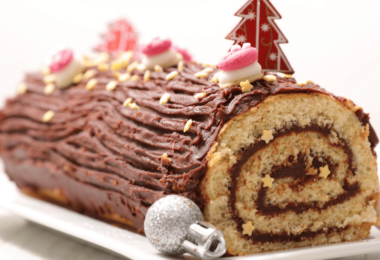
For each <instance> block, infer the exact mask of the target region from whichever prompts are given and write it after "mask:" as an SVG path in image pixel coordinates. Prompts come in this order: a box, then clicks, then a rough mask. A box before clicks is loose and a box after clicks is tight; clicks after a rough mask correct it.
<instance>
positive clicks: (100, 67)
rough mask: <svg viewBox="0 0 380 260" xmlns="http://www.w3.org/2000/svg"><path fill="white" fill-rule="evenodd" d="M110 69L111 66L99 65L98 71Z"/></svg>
mask: <svg viewBox="0 0 380 260" xmlns="http://www.w3.org/2000/svg"><path fill="white" fill-rule="evenodd" d="M109 68H110V65H108V64H107V63H101V64H99V65H98V70H100V71H107V70H109Z"/></svg>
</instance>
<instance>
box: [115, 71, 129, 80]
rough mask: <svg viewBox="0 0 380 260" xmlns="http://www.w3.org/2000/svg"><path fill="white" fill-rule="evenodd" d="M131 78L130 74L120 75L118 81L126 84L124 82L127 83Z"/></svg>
mask: <svg viewBox="0 0 380 260" xmlns="http://www.w3.org/2000/svg"><path fill="white" fill-rule="evenodd" d="M130 77H131V75H130V74H129V73H124V74H120V75H119V76H118V77H117V79H118V80H119V81H120V82H124V81H127V80H128V79H129V78H130Z"/></svg>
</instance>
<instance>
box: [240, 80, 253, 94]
mask: <svg viewBox="0 0 380 260" xmlns="http://www.w3.org/2000/svg"><path fill="white" fill-rule="evenodd" d="M240 87H241V91H242V92H249V91H251V90H252V89H253V85H251V83H250V82H249V80H246V81H243V82H240Z"/></svg>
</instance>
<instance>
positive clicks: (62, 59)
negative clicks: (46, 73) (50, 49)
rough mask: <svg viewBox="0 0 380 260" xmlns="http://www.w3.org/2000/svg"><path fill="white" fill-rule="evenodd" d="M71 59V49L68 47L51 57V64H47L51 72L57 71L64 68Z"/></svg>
mask: <svg viewBox="0 0 380 260" xmlns="http://www.w3.org/2000/svg"><path fill="white" fill-rule="evenodd" d="M72 59H73V51H72V50H69V49H64V50H61V51H59V52H57V53H56V54H54V56H53V57H52V61H51V64H50V65H49V67H50V71H51V72H57V71H60V70H62V69H64V68H65V67H66V66H67V65H68V64H69V63H70V61H71V60H72Z"/></svg>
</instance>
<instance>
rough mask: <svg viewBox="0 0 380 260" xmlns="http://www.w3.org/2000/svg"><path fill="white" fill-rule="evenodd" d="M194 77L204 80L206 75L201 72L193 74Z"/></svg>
mask: <svg viewBox="0 0 380 260" xmlns="http://www.w3.org/2000/svg"><path fill="white" fill-rule="evenodd" d="M194 76H195V77H197V78H205V77H207V76H208V73H207V72H205V71H203V70H202V71H200V72H197V73H195V74H194Z"/></svg>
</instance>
